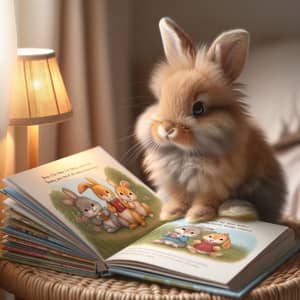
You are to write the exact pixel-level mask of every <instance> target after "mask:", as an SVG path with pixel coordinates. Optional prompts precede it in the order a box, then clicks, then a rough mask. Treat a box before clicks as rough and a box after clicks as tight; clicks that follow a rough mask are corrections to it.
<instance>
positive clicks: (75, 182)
mask: <svg viewBox="0 0 300 300" xmlns="http://www.w3.org/2000/svg"><path fill="white" fill-rule="evenodd" d="M100 176H101V175H100ZM100 176H99V173H97V172H88V173H85V174H84V175H81V176H80V175H79V176H74V177H73V178H70V179H65V180H64V181H63V182H61V183H60V184H57V183H53V184H51V187H50V199H51V202H52V204H53V207H54V208H55V209H56V210H58V211H60V212H61V213H62V214H63V215H64V217H65V218H66V219H68V220H69V221H70V222H71V223H72V224H74V226H75V227H76V228H78V229H79V230H80V232H81V233H82V234H83V235H84V236H85V237H86V238H87V239H88V240H89V241H90V242H91V243H92V244H93V245H94V246H95V247H96V248H97V249H99V252H101V254H102V255H103V256H104V257H108V256H110V255H111V254H112V253H114V252H116V251H117V249H122V248H123V247H126V246H127V245H129V244H130V243H132V242H133V241H135V240H137V239H139V238H140V237H142V236H143V235H145V233H147V232H149V231H151V230H153V229H154V228H156V227H157V226H159V225H160V224H161V222H160V221H159V211H160V207H161V202H160V200H159V199H158V198H156V197H155V195H154V194H153V193H152V192H151V191H150V190H149V189H147V188H146V187H144V186H143V185H141V184H139V183H137V182H135V181H134V180H132V179H131V178H130V177H129V176H127V175H125V174H124V173H122V172H120V171H119V170H117V169H114V168H111V167H105V168H104V175H102V176H101V177H102V178H105V179H102V178H101V177H100ZM122 194H123V195H122ZM139 204H140V206H139ZM141 207H142V209H143V210H142V209H141Z"/></svg>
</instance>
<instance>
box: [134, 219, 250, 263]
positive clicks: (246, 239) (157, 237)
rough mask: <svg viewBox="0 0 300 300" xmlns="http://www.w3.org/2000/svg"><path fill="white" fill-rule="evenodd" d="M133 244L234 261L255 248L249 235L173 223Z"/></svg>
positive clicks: (198, 225)
mask: <svg viewBox="0 0 300 300" xmlns="http://www.w3.org/2000/svg"><path fill="white" fill-rule="evenodd" d="M135 244H136V245H142V244H143V245H149V246H150V245H151V246H154V247H160V248H162V249H164V250H165V251H169V250H170V251H176V252H179V253H182V254H184V255H186V254H188V255H192V256H197V257H202V258H204V259H209V260H217V261H223V262H236V261H240V260H242V259H244V258H245V257H247V256H248V255H249V254H250V253H251V251H252V250H254V249H255V247H256V237H255V236H254V235H253V234H252V233H250V232H246V231H242V230H235V229H231V228H221V227H217V226H214V225H213V224H210V223H207V224H187V223H185V222H182V221H174V222H172V223H167V224H165V225H163V226H161V227H159V228H157V229H156V230H154V231H152V232H151V233H150V234H148V235H147V236H146V237H143V238H142V239H140V240H139V241H137V242H136V243H135Z"/></svg>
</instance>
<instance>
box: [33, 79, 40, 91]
mask: <svg viewBox="0 0 300 300" xmlns="http://www.w3.org/2000/svg"><path fill="white" fill-rule="evenodd" d="M32 87H33V88H34V89H35V90H38V89H39V88H40V87H41V82H40V80H37V79H35V80H33V81H32Z"/></svg>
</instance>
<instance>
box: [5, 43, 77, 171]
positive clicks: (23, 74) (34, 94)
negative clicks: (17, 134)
mask: <svg viewBox="0 0 300 300" xmlns="http://www.w3.org/2000/svg"><path fill="white" fill-rule="evenodd" d="M71 115H72V107H71V104H70V100H69V97H68V95H67V91H66V88H65V85H64V82H63V79H62V76H61V73H60V70H59V67H58V64H57V61H56V58H55V51H54V50H51V49H38V48H20V49H18V52H17V62H16V67H15V72H14V77H13V79H12V89H11V96H10V115H9V125H14V126H27V147H28V162H29V167H30V168H33V167H36V166H37V165H38V163H39V125H41V124H47V123H57V122H61V121H64V120H66V119H68V118H70V117H71Z"/></svg>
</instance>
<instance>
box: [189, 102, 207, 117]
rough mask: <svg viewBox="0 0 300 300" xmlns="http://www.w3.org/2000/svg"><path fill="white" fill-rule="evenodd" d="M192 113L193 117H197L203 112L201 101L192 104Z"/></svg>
mask: <svg viewBox="0 0 300 300" xmlns="http://www.w3.org/2000/svg"><path fill="white" fill-rule="evenodd" d="M192 113H193V116H194V117H195V118H198V117H199V116H201V115H202V114H203V113H205V106H204V103H203V102H201V101H197V102H195V103H194V104H193V108H192Z"/></svg>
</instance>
